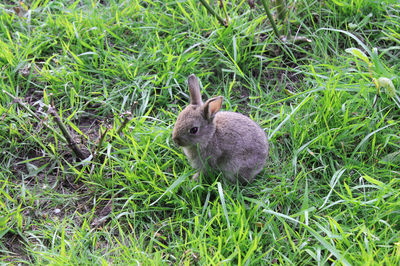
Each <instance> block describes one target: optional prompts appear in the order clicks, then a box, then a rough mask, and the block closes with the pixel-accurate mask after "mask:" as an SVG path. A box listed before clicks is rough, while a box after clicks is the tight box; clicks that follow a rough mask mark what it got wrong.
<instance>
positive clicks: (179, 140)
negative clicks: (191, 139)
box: [172, 136, 182, 146]
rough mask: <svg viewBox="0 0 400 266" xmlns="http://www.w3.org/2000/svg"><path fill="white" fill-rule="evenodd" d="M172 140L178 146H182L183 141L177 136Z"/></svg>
mask: <svg viewBox="0 0 400 266" xmlns="http://www.w3.org/2000/svg"><path fill="white" fill-rule="evenodd" d="M172 140H173V141H174V142H175V144H176V145H178V146H182V142H181V139H180V138H179V137H177V136H172Z"/></svg>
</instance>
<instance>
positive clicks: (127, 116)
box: [116, 112, 132, 135]
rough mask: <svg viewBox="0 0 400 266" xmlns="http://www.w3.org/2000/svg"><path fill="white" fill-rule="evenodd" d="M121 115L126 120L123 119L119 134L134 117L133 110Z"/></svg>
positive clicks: (118, 130)
mask: <svg viewBox="0 0 400 266" xmlns="http://www.w3.org/2000/svg"><path fill="white" fill-rule="evenodd" d="M121 116H122V117H123V118H124V121H122V124H121V125H120V126H119V128H118V129H117V133H116V134H117V135H119V134H120V133H121V131H122V130H123V129H124V127H125V126H126V125H127V124H128V122H129V121H130V120H131V119H132V113H131V112H125V113H123V114H122V115H121Z"/></svg>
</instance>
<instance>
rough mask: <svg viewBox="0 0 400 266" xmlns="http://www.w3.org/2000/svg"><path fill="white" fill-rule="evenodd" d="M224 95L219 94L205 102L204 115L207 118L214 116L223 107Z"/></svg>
mask: <svg viewBox="0 0 400 266" xmlns="http://www.w3.org/2000/svg"><path fill="white" fill-rule="evenodd" d="M223 99H224V97H222V96H218V97H215V98H211V99H208V100H207V101H206V103H205V104H204V116H205V118H206V119H207V120H209V119H212V118H214V116H215V114H216V113H217V112H218V111H219V110H220V109H221V106H222V100H223Z"/></svg>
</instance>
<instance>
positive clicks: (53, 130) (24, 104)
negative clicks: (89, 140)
mask: <svg viewBox="0 0 400 266" xmlns="http://www.w3.org/2000/svg"><path fill="white" fill-rule="evenodd" d="M3 93H5V94H7V95H8V96H9V97H11V98H12V99H13V101H14V102H15V103H17V104H18V105H19V106H20V107H22V108H23V109H25V111H27V112H28V113H29V114H30V115H31V116H33V117H34V118H35V119H36V120H37V121H38V122H39V123H42V124H43V125H44V126H45V127H46V128H48V129H50V130H51V131H52V132H53V133H54V134H56V135H57V137H59V138H60V139H61V141H63V142H66V140H65V138H64V137H63V136H62V135H61V134H60V133H58V132H57V131H56V130H55V129H54V128H52V127H51V126H49V125H48V124H47V123H46V122H44V121H43V120H42V119H41V118H40V117H39V116H38V115H37V114H35V113H34V112H33V111H32V110H31V109H29V107H28V106H27V104H26V103H24V102H23V101H22V100H21V98H18V97H15V96H14V95H12V94H11V93H9V92H7V91H6V90H3Z"/></svg>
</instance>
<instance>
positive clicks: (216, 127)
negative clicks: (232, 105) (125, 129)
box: [172, 74, 269, 183]
mask: <svg viewBox="0 0 400 266" xmlns="http://www.w3.org/2000/svg"><path fill="white" fill-rule="evenodd" d="M188 85H189V91H190V104H189V105H188V106H187V107H186V108H185V109H184V110H183V111H182V112H181V113H180V114H179V115H178V118H177V120H176V123H175V126H174V130H173V132H172V139H173V141H174V142H175V144H177V145H178V146H180V147H182V149H183V152H184V153H185V155H186V156H187V157H188V159H189V161H190V163H191V165H192V166H193V167H194V168H195V169H197V170H198V172H197V173H196V174H195V175H194V176H193V179H197V177H198V176H199V174H200V172H203V173H204V174H206V173H207V170H213V171H221V172H222V173H223V176H224V177H225V178H227V179H229V180H230V181H232V182H236V180H237V179H238V180H239V181H240V182H242V183H247V182H250V181H252V180H253V178H254V176H255V175H257V174H258V173H259V172H260V171H261V170H262V169H263V167H264V164H265V160H266V159H267V156H268V149H269V147H268V140H267V137H266V135H265V133H264V131H263V130H262V129H261V128H260V126H259V125H257V124H256V123H255V122H254V121H253V120H251V119H250V118H248V117H246V116H244V115H242V114H239V113H234V112H219V110H220V109H221V105H222V100H223V97H222V96H218V97H215V98H211V99H208V100H207V101H206V102H205V103H203V101H202V100H201V94H200V86H199V82H198V80H197V78H196V76H195V75H194V74H192V75H190V76H189V78H188ZM207 167H208V168H207Z"/></svg>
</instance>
